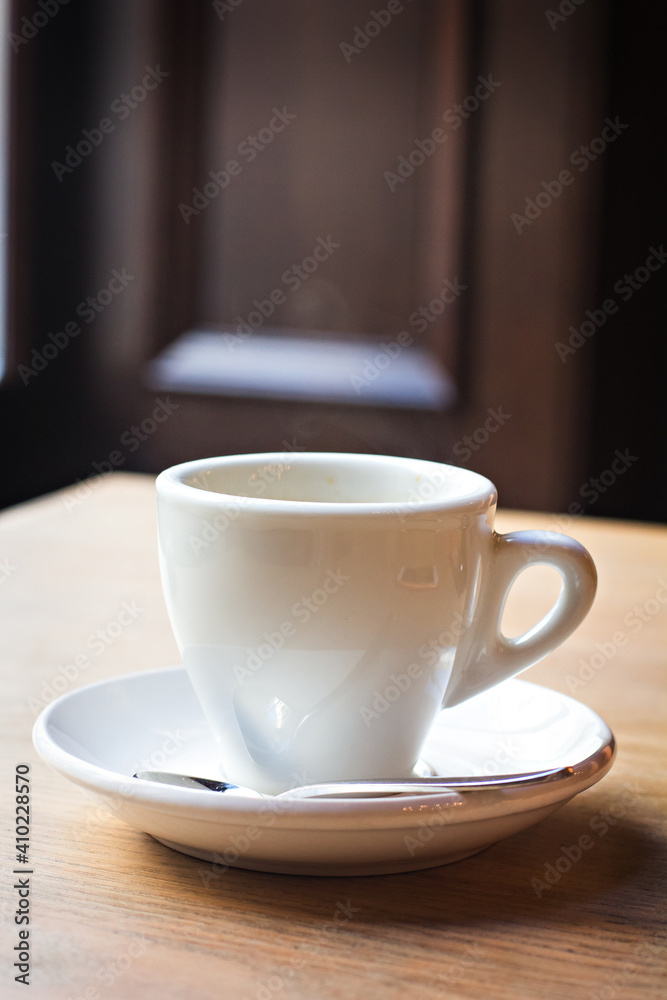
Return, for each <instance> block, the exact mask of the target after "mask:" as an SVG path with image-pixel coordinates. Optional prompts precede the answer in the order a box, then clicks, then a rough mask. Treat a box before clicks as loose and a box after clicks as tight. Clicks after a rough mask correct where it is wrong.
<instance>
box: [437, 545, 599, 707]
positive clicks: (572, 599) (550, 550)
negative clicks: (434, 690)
mask: <svg viewBox="0 0 667 1000" xmlns="http://www.w3.org/2000/svg"><path fill="white" fill-rule="evenodd" d="M490 562H491V571H490V573H489V575H488V579H487V581H486V584H484V582H482V591H481V593H480V595H479V600H478V602H477V609H476V611H475V613H474V615H473V621H472V623H471V625H470V628H469V629H468V630H467V632H466V633H464V635H463V636H462V637H461V640H460V642H459V648H458V650H457V654H456V657H455V660H454V666H453V668H452V674H451V677H450V679H449V683H448V685H447V689H446V691H445V696H444V698H443V702H442V707H443V708H452V707H453V706H454V705H458V704H460V702H462V701H466V699H468V698H471V697H473V695H476V694H480V693H481V692H482V691H485V690H486V689H487V688H490V687H493V686H494V685H495V684H498V683H499V682H500V681H504V680H507V678H509V677H513V676H514V675H515V674H518V673H519V672H520V671H522V670H525V669H526V667H530V666H531V665H532V664H533V663H537V661H538V660H541V659H542V658H543V657H544V656H546V655H547V653H550V652H551V651H552V650H553V649H555V648H556V646H559V645H560V644H561V643H562V642H564V641H565V639H567V637H568V636H569V635H570V634H571V633H572V632H574V630H575V629H576V628H577V626H578V625H579V624H580V623H581V622H582V621H583V619H584V618H585V617H586V615H587V614H588V611H589V609H590V607H591V604H592V603H593V598H594V597H595V590H596V587H597V573H596V570H595V564H594V563H593V560H592V558H591V556H590V554H589V553H588V551H587V550H586V549H585V548H584V547H583V545H580V544H579V542H576V541H575V540H574V539H573V538H570V537H568V536H567V535H561V534H558V533H557V532H554V531H510V532H509V533H508V534H506V535H499V534H496V533H495V532H494V537H493V557H492V559H491V560H490ZM538 563H543V564H545V565H547V566H553V567H554V568H555V569H557V570H558V572H559V573H560V575H561V577H562V580H563V583H562V587H561V592H560V594H559V596H558V598H557V600H556V603H555V604H554V606H553V607H552V608H551V610H550V611H549V612H548V613H547V614H546V615H545V616H544V618H543V619H542V620H541V621H540V622H538V623H537V625H535V626H533V628H531V629H529V630H528V631H527V632H524V634H523V635H520V636H518V637H517V638H516V639H508V638H507V637H506V636H504V635H503V634H502V632H501V631H500V624H501V621H502V617H503V610H504V608H505V602H506V600H507V595H508V594H509V591H510V588H511V586H512V584H513V583H514V581H515V580H516V578H517V576H518V575H519V573H521V571H522V570H524V569H526V567H527V566H532V565H536V564H538ZM478 616H479V617H478ZM477 617H478V620H477V621H475V618H477Z"/></svg>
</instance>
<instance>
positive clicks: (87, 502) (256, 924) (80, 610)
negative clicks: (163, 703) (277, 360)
mask: <svg viewBox="0 0 667 1000" xmlns="http://www.w3.org/2000/svg"><path fill="white" fill-rule="evenodd" d="M518 527H546V528H556V529H558V528H559V527H560V528H561V529H562V530H565V531H569V532H570V533H572V534H574V535H575V537H577V538H579V539H580V540H581V541H582V542H583V543H584V544H585V545H586V546H587V547H588V548H589V549H590V551H591V553H592V555H593V557H594V559H595V561H596V563H597V566H598V570H599V575H600V587H599V592H598V597H597V599H596V603H595V606H594V608H593V610H592V612H591V614H590V615H589V617H588V619H587V620H586V622H585V623H584V624H583V625H582V626H581V628H580V629H579V630H578V631H577V632H576V633H575V635H574V636H572V637H571V638H570V640H569V641H568V642H567V643H566V644H565V645H564V646H563V647H562V648H561V649H559V650H557V651H556V652H555V653H553V654H552V655H551V656H550V657H548V658H547V660H546V661H544V662H543V663H541V664H539V665H538V666H537V667H534V668H532V670H531V671H529V672H528V673H529V676H530V678H531V679H533V680H536V681H538V682H540V683H545V684H548V685H550V686H551V687H553V688H557V689H559V690H561V691H565V692H566V693H572V694H573V695H574V696H575V697H577V698H579V699H581V700H582V701H584V702H586V703H587V704H588V705H590V706H591V707H592V708H593V709H595V710H596V711H597V712H599V713H600V714H601V715H602V716H603V717H604V718H605V719H606V720H607V721H608V722H609V724H610V725H611V727H612V729H613V730H614V731H615V733H616V736H617V739H618V743H619V753H618V759H617V761H616V763H615V765H614V767H613V769H612V771H611V772H610V774H609V775H608V776H607V777H606V778H605V779H604V780H603V781H602V782H601V783H600V784H599V785H597V786H596V787H594V788H593V789H590V790H589V791H587V792H584V793H583V794H582V795H580V796H579V797H577V798H576V799H575V800H573V801H572V802H570V803H569V804H568V805H567V806H565V807H564V808H563V809H561V810H560V811H559V812H557V813H556V814H554V815H553V816H552V817H550V818H548V819H546V820H544V821H543V822H542V823H540V824H539V825H537V826H535V827H533V828H532V829H530V830H527V831H525V832H524V833H522V834H519V835H517V836H515V837H512V838H511V839H509V840H506V841H503V842H501V843H499V844H496V845H495V846H494V847H492V848H490V849H489V850H487V851H486V852H484V853H482V854H480V855H478V856H477V857H473V858H470V859H468V860H466V861H462V862H459V863H458V864H454V865H451V866H447V867H442V868H437V869H431V870H428V871H421V872H416V873H414V874H406V875H388V876H379V877H374V878H340V879H335V878H329V879H327V878H307V877H294V876H279V875H268V874H260V873H253V872H248V871H242V870H234V869H230V870H228V871H227V872H226V873H225V874H224V877H221V878H219V879H217V880H213V881H212V882H211V883H210V885H209V886H208V888H204V887H203V885H202V880H201V878H200V877H199V874H198V869H199V867H200V866H201V864H202V863H201V862H197V861H195V860H194V859H192V858H189V857H185V856H183V855H180V854H177V853H175V852H172V851H170V850H169V849H168V848H166V847H163V846H162V845H160V844H158V843H157V842H155V841H154V840H152V839H151V838H149V837H148V836H146V835H145V834H142V833H139V832H137V831H135V830H132V829H130V828H129V827H128V826H126V825H125V824H124V823H122V822H121V821H120V820H118V819H115V818H113V817H111V816H110V815H109V814H108V813H106V812H105V811H104V810H103V809H101V808H97V807H96V806H95V805H92V804H91V803H90V800H89V799H87V798H86V797H85V796H84V794H83V793H82V792H81V791H80V790H79V789H78V788H76V787H75V786H73V785H71V784H69V783H68V782H67V781H65V780H64V779H63V778H61V777H60V776H58V775H56V774H55V773H53V772H52V771H50V770H49V769H48V768H47V767H46V766H45V765H44V764H42V762H41V761H40V759H39V758H38V757H37V754H36V753H35V751H34V749H33V746H32V743H31V738H30V733H31V728H32V723H33V720H34V716H35V712H36V710H37V709H38V707H39V703H40V701H41V702H43V701H44V699H45V698H48V697H49V686H50V685H52V684H53V681H54V678H55V677H56V676H58V675H60V676H62V674H60V667H61V666H63V665H64V664H72V663H73V662H76V657H77V655H78V654H80V653H81V652H82V651H83V652H84V653H86V651H87V653H88V654H89V655H88V657H87V658H88V660H89V662H88V664H87V665H86V666H85V668H84V667H82V668H81V670H80V671H79V674H78V676H77V677H76V678H75V679H74V680H73V681H71V682H68V683H69V684H71V686H72V687H74V686H79V685H83V684H88V683H90V682H92V681H97V680H100V679H102V678H105V677H113V676H116V675H118V674H124V673H128V672H133V671H138V670H144V669H147V668H150V667H160V666H164V665H166V664H170V663H177V662H179V660H178V653H177V650H176V646H175V643H174V640H173V638H172V635H171V631H170V627H169V623H168V621H167V614H166V610H165V607H164V603H163V600H162V595H161V589H160V581H159V574H158V565H157V556H156V540H155V503H154V486H153V481H152V479H150V478H149V477H144V476H133V475H124V474H114V475H112V476H111V477H108V478H106V479H105V478H102V479H99V480H96V481H92V482H90V483H89V484H87V485H79V487H77V489H75V490H70V491H67V492H65V493H61V494H56V495H54V496H50V497H46V498H44V499H40V500H37V501H34V502H32V503H29V504H25V505H23V506H22V507H19V508H16V509H13V510H10V511H7V512H5V513H3V514H2V515H0V581H1V582H0V602H1V606H2V617H3V623H2V631H1V633H0V643H1V644H2V694H3V697H2V715H3V719H2V727H1V729H0V732H1V734H2V735H1V738H2V743H3V746H2V754H1V755H0V759H1V762H2V776H1V779H0V782H1V784H0V787H1V788H2V797H1V800H2V803H3V806H2V810H3V811H2V830H1V836H2V852H1V854H0V857H1V858H2V865H3V873H2V892H1V893H0V899H1V900H2V905H1V913H0V916H1V921H2V922H1V925H0V926H1V927H2V935H1V945H0V962H2V973H1V975H2V985H1V987H0V995H2V996H3V997H10V996H11V997H13V996H15V995H16V996H31V997H33V998H45V1000H68V998H72V1000H75V998H81V997H84V998H86V1000H98V998H104V1000H113V998H119V1000H120V998H122V1000H153V998H154V1000H167V998H179V1000H181V998H182V1000H186V998H188V1000H189V998H192V1000H199V998H204V997H206V998H209V997H212V998H220V1000H227V998H230V1000H236V998H239V1000H241V998H248V1000H273V998H274V997H277V998H280V1000H282V998H285V1000H288V998H289V1000H292V998H294V1000H296V998H308V1000H316V998H317V1000H319V998H330V997H336V998H338V997H341V998H343V997H345V998H357V997H359V998H362V997H363V998H364V1000H366V998H374V997H387V998H400V1000H406V998H413V997H414V998H417V997H425V998H426V997H448V998H449V997H454V998H459V997H460V998H462V997H466V998H480V1000H517V998H523V997H525V998H529V1000H538V998H539V1000H550V998H559V1000H560V998H567V1000H605V998H609V1000H610V998H622V1000H635V998H636V1000H640V998H641V1000H647V998H652V997H664V996H665V995H667V988H666V983H665V978H664V971H665V965H666V958H667V947H666V944H667V935H666V933H665V925H664V917H665V908H664V900H665V889H666V883H667V878H666V871H665V827H664V818H665V798H666V795H665V783H664V766H665V757H664V744H665V739H664V733H665V717H666V713H665V681H664V678H665V673H666V669H667V529H666V528H662V527H656V526H650V525H635V524H624V523H619V522H611V521H601V520H600V521H596V520H592V519H588V518H586V519H583V518H579V519H576V518H575V519H569V520H567V519H558V518H555V517H553V516H549V515H545V514H539V515H538V514H530V515H529V514H525V513H509V512H503V513H501V514H500V515H499V516H498V528H499V530H509V529H512V528H518ZM531 573H532V576H531V575H530V574H524V576H523V577H522V578H521V579H520V580H519V581H518V582H517V585H516V593H515V594H514V595H513V600H512V603H511V607H510V609H509V612H508V625H509V628H508V631H509V632H510V634H512V633H514V634H516V633H518V632H519V631H520V630H521V629H522V628H523V627H525V626H526V625H527V624H529V623H531V622H533V621H535V620H537V617H538V615H539V614H540V613H541V612H542V611H543V610H544V609H545V608H546V606H547V605H548V604H549V602H550V600H551V595H552V594H553V593H554V582H553V580H552V578H551V575H550V571H549V570H546V569H545V570H542V569H537V570H532V571H531ZM132 601H135V602H136V605H137V606H138V607H140V608H141V609H143V610H142V611H141V613H140V614H138V615H137V618H136V622H135V623H134V624H133V625H131V626H128V627H126V628H124V629H123V630H122V632H121V634H120V635H119V636H118V637H117V638H114V639H113V641H111V642H110V643H108V644H105V645H104V647H103V649H102V650H101V651H100V652H97V653H92V652H91V650H90V648H89V647H87V645H86V644H87V640H88V637H89V636H90V635H91V634H93V633H95V631H96V630H97V629H100V628H102V629H104V628H105V627H106V626H107V625H108V624H109V623H110V622H112V621H114V620H115V619H116V617H117V615H118V613H119V610H120V608H121V606H122V604H123V602H132ZM596 654H597V655H596ZM79 663H83V660H79ZM61 684H62V682H61ZM21 762H27V763H28V764H29V765H30V768H31V772H30V777H31V789H32V805H31V809H32V816H31V819H32V832H31V851H30V870H31V871H32V874H31V876H30V879H31V882H30V887H31V901H32V902H31V906H32V909H31V924H30V939H29V940H30V950H31V953H32V962H31V974H30V982H31V985H30V992H29V993H27V992H26V991H25V990H24V987H23V984H21V983H16V982H14V975H15V974H17V973H16V970H15V969H13V967H12V963H13V962H14V961H15V958H14V957H13V956H14V955H15V952H14V951H13V948H14V945H17V944H18V942H19V938H18V932H19V929H20V928H19V927H18V926H16V925H15V923H14V912H15V910H16V905H17V898H18V897H17V893H18V890H16V889H14V888H13V885H14V880H15V879H18V878H20V877H21V875H16V876H15V875H14V874H13V870H14V868H16V867H20V866H18V864H17V862H15V860H14V859H15V849H14V833H15V831H14V809H15V802H14V774H15V768H16V765H17V764H19V763H21ZM584 833H586V834H588V835H590V838H591V839H592V841H593V846H592V848H590V849H588V850H586V851H584V852H582V856H581V859H579V860H578V861H576V863H574V864H573V865H572V867H571V868H570V870H568V871H567V872H566V873H564V874H562V876H561V877H560V878H559V880H558V881H557V882H556V881H554V882H553V884H551V885H549V887H548V888H546V889H540V888H539V886H538V885H537V883H536V882H535V881H534V880H535V879H538V880H542V881H543V880H544V876H545V872H546V871H547V870H550V869H548V866H550V865H555V864H556V862H557V861H558V859H559V858H561V857H562V856H564V852H565V849H566V848H567V849H570V848H572V847H573V845H575V844H576V843H577V841H578V839H579V837H580V836H581V835H582V834H584ZM565 856H566V855H565ZM571 856H572V855H571ZM560 867H561V868H566V867H567V866H566V865H565V864H564V863H563V862H561V865H560ZM341 913H347V914H348V915H349V916H348V917H347V918H345V919H343V917H341V916H339V917H338V919H336V914H339V915H340V914H341Z"/></svg>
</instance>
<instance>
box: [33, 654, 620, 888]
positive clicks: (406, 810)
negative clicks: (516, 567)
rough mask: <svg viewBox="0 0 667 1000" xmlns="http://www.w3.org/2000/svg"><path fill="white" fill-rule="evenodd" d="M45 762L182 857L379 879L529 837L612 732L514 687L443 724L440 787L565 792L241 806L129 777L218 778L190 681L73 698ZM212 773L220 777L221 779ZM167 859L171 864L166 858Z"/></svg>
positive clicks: (597, 769) (167, 679) (59, 717)
mask: <svg viewBox="0 0 667 1000" xmlns="http://www.w3.org/2000/svg"><path fill="white" fill-rule="evenodd" d="M33 738H34V742H35V746H36V748H37V751H38V752H39V754H40V756H41V757H42V758H43V759H44V760H45V761H46V762H47V764H49V765H50V766H51V767H53V768H54V769H55V770H56V771H59V772H60V773H61V774H63V775H64V776H65V777H66V778H69V779H70V780H71V781H74V782H75V783H76V784H78V785H80V786H81V787H83V788H84V789H86V790H87V791H88V792H90V793H92V794H93V796H94V797H95V798H97V799H98V800H99V801H101V802H102V804H103V805H105V806H106V807H107V808H108V809H110V810H111V812H113V813H115V814H116V815H117V816H120V817H121V818H122V819H124V820H125V821H126V822H128V823H129V824H130V825H131V826H133V827H135V828H137V829H138V830H142V831H145V832H146V833H150V834H151V835H152V836H153V837H155V838H157V839H158V840H160V841H161V842H163V843H165V844H167V845H168V846H170V847H174V848H176V850H179V851H182V852H184V853H185V854H191V855H193V856H194V857H197V858H203V859H206V860H208V861H213V862H215V865H216V867H211V866H208V865H206V866H203V867H202V868H201V869H200V870H199V874H200V876H201V880H202V884H203V885H204V886H205V885H208V884H210V882H211V881H212V880H214V879H215V878H218V877H219V876H220V874H221V873H222V872H224V870H225V868H226V867H227V866H229V865H233V866H236V867H239V868H249V869H255V870H259V871H268V872H279V873H287V874H300V875H306V874H311V875H372V874H383V873H389V872H402V871H411V870H414V869H419V868H429V867H433V866H435V865H442V864H446V863H447V862H450V861H455V860H458V859H460V858H463V857H466V856H468V855H470V854H474V853H475V852H476V851H479V850H481V849H482V848H484V847H488V846H489V845H490V844H493V843H494V842H495V841H497V840H500V839H501V838H503V837H507V836H509V835H511V834H513V833H516V832H518V831H519V830H523V829H525V828H526V827H529V826H531V825H532V824H533V823H535V822H537V821H538V820H540V819H542V818H543V817H545V816H547V815H548V814H549V813H551V812H553V811H554V810H555V809H557V808H558V807H559V806H561V805H562V804H563V803H565V802H567V801H568V799H570V798H572V796H573V795H576V794H577V793H578V792H581V791H582V790H583V789H585V788H588V787H589V786H590V785H592V784H594V783H595V782H596V781H598V780H599V779H600V778H601V777H602V776H603V775H604V774H605V773H606V771H607V770H608V769H609V767H610V766H611V763H612V759H613V755H614V742H613V737H612V734H611V732H610V731H609V729H608V727H607V726H606V724H605V723H604V722H603V720H602V719H600V718H599V716H597V715H596V714H595V713H594V712H592V711H591V710H590V709H589V708H587V707H586V706H584V705H582V704H580V703H579V702H577V701H574V700H573V699H571V698H568V697H566V696H565V695H562V694H558V693H557V692H554V691H550V690H548V689H546V688H541V687H538V686H536V685H534V684H529V683H527V682H525V681H519V680H510V681H506V682H505V683H504V684H501V685H499V686H498V687H496V688H494V689H493V690H491V691H486V692H484V693H483V694H480V695H478V696H477V697H475V698H472V699H471V700H469V701H467V702H465V704H462V705H459V706H457V707H456V708H453V709H449V710H448V711H447V712H443V713H442V714H440V715H439V716H438V718H437V719H436V721H435V724H434V725H433V727H432V728H431V730H430V732H429V734H428V736H427V739H426V741H425V743H424V748H423V749H424V759H425V761H426V762H427V763H428V764H429V765H430V768H431V770H432V771H434V772H435V773H436V774H438V775H442V776H446V775H476V774H479V775H484V774H486V775H493V774H501V773H502V774H510V773H511V774H519V773H522V772H526V771H544V770H546V769H547V768H566V767H567V768H570V769H571V772H570V773H569V774H568V775H565V776H563V778H562V779H559V780H558V781H555V782H553V783H551V782H550V783H548V784H547V785H544V784H539V783H538V784H536V785H535V786H532V787H516V786H515V787H512V788H510V787H505V788H498V789H495V790H493V791H491V792H489V793H481V792H472V793H466V792H458V793H457V792H453V791H452V792H447V791H443V792H439V793H437V794H433V795H429V796H427V797H424V796H419V797H414V798H412V797H406V798H403V797H400V798H388V799H355V800H349V799H346V800H345V801H340V800H335V799H334V800H325V799H298V800H295V799H275V800H270V799H236V800H233V801H232V800H231V799H230V798H229V797H227V796H226V795H220V794H219V793H218V792H213V791H208V790H206V789H201V790H195V789H191V788H178V787H175V786H172V785H160V784H155V783H154V782H144V781H137V780H136V779H133V778H132V777H131V775H132V774H134V772H135V771H137V770H139V769H140V768H142V767H144V768H146V767H147V768H151V767H168V768H169V770H172V771H180V772H182V773H183V774H211V773H213V772H214V764H213V760H214V758H215V757H216V754H217V748H216V744H215V741H214V739H213V737H212V735H211V733H210V730H209V727H208V725H207V723H206V720H205V718H204V716H203V713H202V710H201V707H200V704H199V702H198V700H197V698H196V697H195V695H194V692H193V691H192V687H191V685H190V683H189V681H188V678H187V675H186V673H185V671H184V670H183V668H170V669H164V670H153V671H148V672H145V673H140V674H131V675H128V676H126V677H119V678H115V679H113V680H109V681H103V682H101V683H99V684H93V685H91V686H90V687H85V688H80V689H79V690H76V691H72V692H71V693H69V694H66V695H63V696H62V697H61V698H60V699H58V700H57V701H55V702H54V703H53V704H52V705H50V706H49V707H48V708H47V709H45V710H44V712H43V713H42V714H41V716H40V717H39V719H38V720H37V722H36V724H35V729H34V734H33ZM212 769H213V771H212ZM167 860H168V859H167Z"/></svg>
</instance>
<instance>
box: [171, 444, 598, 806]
mask: <svg viewBox="0 0 667 1000" xmlns="http://www.w3.org/2000/svg"><path fill="white" fill-rule="evenodd" d="M157 493H158V518H159V549H160V561H161V570H162V579H163V585H164V591H165V595H166V600H167V607H168V610H169V615H170V619H171V622H172V626H173V628H174V632H175V635H176V639H177V641H178V644H179V647H180V650H181V653H182V657H183V662H184V664H185V666H186V668H187V670H188V672H189V675H190V678H191V680H192V683H193V686H194V688H195V691H196V692H197V694H198V696H199V698H200V700H201V703H202V706H203V708H204V711H205V713H206V716H207V718H208V720H209V722H210V724H211V727H212V729H213V731H214V733H215V734H216V737H217V739H218V744H219V758H220V760H221V762H222V766H223V767H224V770H225V772H226V774H227V775H228V776H229V779H230V780H231V781H233V782H236V783H238V784H240V785H249V786H251V787H252V788H256V789H258V790H259V791H262V792H268V793H277V792H280V791H282V790H284V789H286V788H289V787H291V786H293V785H294V784H295V783H301V784H303V783H304V782H303V781H300V780H299V778H298V776H299V775H301V774H302V773H303V772H307V775H308V781H309V782H321V781H330V780H338V779H349V778H392V779H400V778H405V777H407V776H408V775H409V774H410V773H411V771H412V768H413V766H414V764H415V762H416V760H417V759H418V757H419V755H420V751H421V747H422V743H423V741H424V738H425V736H426V734H427V733H428V732H429V730H430V728H431V726H432V725H433V722H434V720H435V718H436V716H437V714H438V713H439V711H440V710H441V708H442V707H443V706H444V707H451V706H455V705H457V704H459V703H461V702H463V701H465V700H466V699H467V698H470V697H472V696H473V695H475V694H478V693H479V692H481V691H484V690H485V689H487V688H489V687H491V686H493V685H495V684H497V683H499V682H500V681H503V680H505V679H506V678H508V677H511V676H513V675H514V674H516V673H518V672H519V671H521V670H523V669H525V668H526V667H528V666H530V664H532V663H534V662H536V661H537V660H539V659H541V657H543V656H545V655H546V654H547V653H548V652H550V651H551V650H552V649H553V648H554V647H555V646H556V645H558V644H559V643H561V642H562V641H563V640H564V639H565V638H566V637H567V636H568V635H569V634H570V633H571V632H572V631H573V629H574V628H576V626H577V625H578V624H579V623H580V622H581V620H582V619H583V617H584V616H585V614H586V613H587V611H588V609H589V607H590V605H591V602H592V600H593V595H594V592H595V586H596V574H595V568H594V566H593V562H592V560H591V558H590V556H589V554H588V553H587V552H586V550H585V549H584V548H582V546H581V545H579V544H578V543H577V542H575V541H573V540H572V539H570V538H567V537H566V536H564V535H557V534H554V533H551V532H538V531H530V532H513V533H511V534H508V535H498V534H496V533H495V532H494V530H493V518H494V513H495V507H496V492H495V488H494V486H493V484H492V483H490V482H489V481H488V480H487V479H484V478H483V477H482V476H479V475H477V474H476V473H473V472H470V471H469V470H467V469H459V468H455V467H454V466H447V465H438V464H435V463H432V462H424V461H418V460H413V459H401V458H391V457H382V456H371V455H343V454H322V453H306V452H302V453H290V454H264V455H243V456H231V457H226V458H215V459H207V460H203V461H199V462H189V463H186V464H184V465H179V466H175V467H173V468H171V469H168V470H167V471H166V472H163V473H162V474H161V475H160V476H159V477H158V480H157ZM531 563H547V564H549V565H551V566H554V567H555V568H556V569H557V570H558V571H559V572H560V574H561V577H562V581H563V587H562V591H561V595H560V597H559V599H558V600H557V602H556V604H555V605H554V607H553V608H552V610H551V612H550V613H549V614H548V615H547V616H546V617H545V618H544V619H543V621H542V622H540V623H538V624H536V626H535V628H533V629H532V630H531V631H530V632H528V633H526V634H525V635H523V636H520V637H519V638H517V639H508V638H506V637H505V636H503V635H502V634H501V632H500V619H501V616H502V610H503V606H504V603H505V598H506V595H507V592H508V590H509V587H510V586H511V583H512V581H513V580H514V578H515V577H516V576H517V574H518V573H519V572H520V571H521V570H522V569H524V568H525V567H526V566H527V565H529V564H531Z"/></svg>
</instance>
